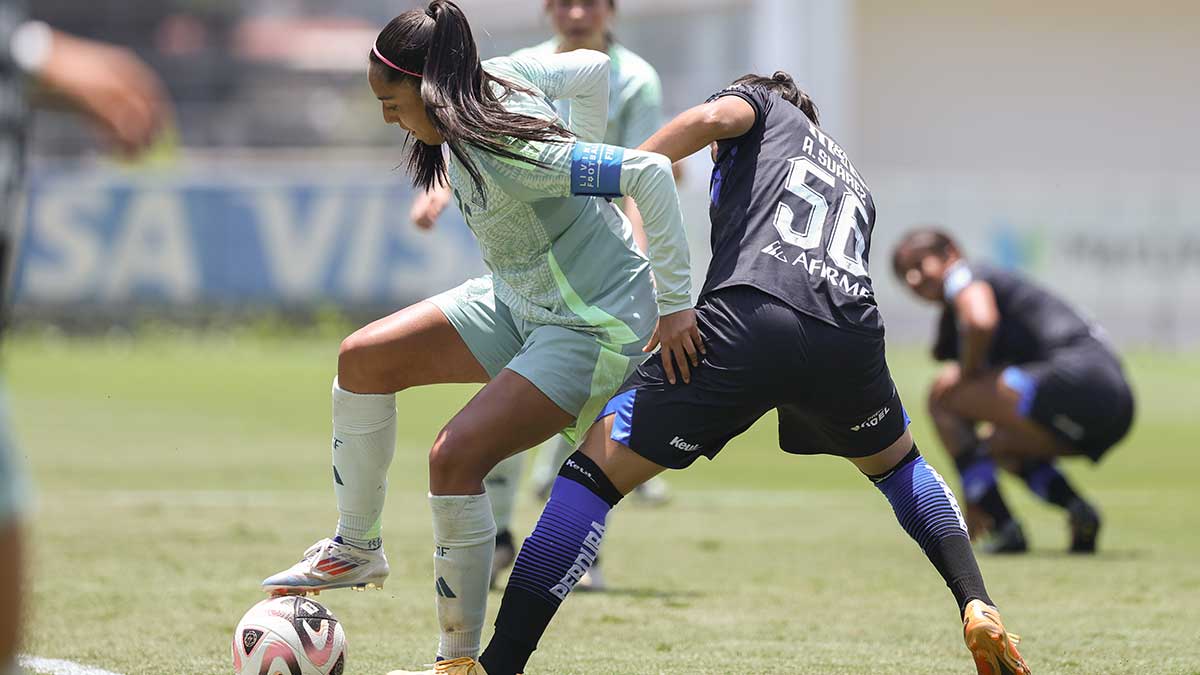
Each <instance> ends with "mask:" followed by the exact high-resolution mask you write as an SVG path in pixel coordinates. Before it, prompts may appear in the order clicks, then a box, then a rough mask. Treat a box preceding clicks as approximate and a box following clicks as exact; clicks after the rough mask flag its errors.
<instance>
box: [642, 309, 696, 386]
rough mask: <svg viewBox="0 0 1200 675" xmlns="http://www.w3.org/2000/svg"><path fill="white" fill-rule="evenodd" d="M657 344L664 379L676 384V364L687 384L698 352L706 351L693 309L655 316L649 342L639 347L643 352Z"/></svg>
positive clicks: (690, 379)
mask: <svg viewBox="0 0 1200 675" xmlns="http://www.w3.org/2000/svg"><path fill="white" fill-rule="evenodd" d="M659 346H661V347H662V353H661V356H662V360H663V370H665V371H666V373H667V381H668V382H670V383H671V384H675V367H676V366H678V367H679V374H680V376H682V377H683V381H684V383H690V382H691V381H692V370H691V369H692V367H695V366H698V365H700V355H701V354H706V353H707V350H706V349H705V348H704V341H703V340H702V339H701V337H700V328H699V327H698V326H697V325H696V310H694V309H691V308H689V309H684V310H680V311H678V312H675V313H673V314H667V315H666V316H660V317H658V325H657V326H656V327H655V328H654V335H651V336H650V341H649V342H647V343H646V346H645V347H642V351H643V352H652V351H654V348H655V347H659Z"/></svg>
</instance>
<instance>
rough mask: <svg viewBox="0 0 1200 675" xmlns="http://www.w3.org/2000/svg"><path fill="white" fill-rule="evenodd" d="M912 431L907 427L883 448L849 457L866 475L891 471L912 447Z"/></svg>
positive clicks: (877, 474) (876, 474)
mask: <svg viewBox="0 0 1200 675" xmlns="http://www.w3.org/2000/svg"><path fill="white" fill-rule="evenodd" d="M913 445H914V443H913V437H912V433H911V432H909V430H908V429H905V430H904V433H903V434H901V435H900V437H899V438H897V439H896V440H894V441H892V443H891V444H890V445H888V446H887V447H886V448H884V449H883V450H880V451H879V452H877V453H875V454H873V455H867V456H866V457H850V458H849V459H850V461H851V462H853V463H854V466H856V467H858V470H859V471H861V472H863V473H864V474H866V475H868V476H879V475H882V474H885V473H887V472H888V471H891V470H892V469H893V468H895V466H896V465H897V464H899V463H900V460H902V459H904V458H905V456H907V455H908V453H909V452H912V448H913Z"/></svg>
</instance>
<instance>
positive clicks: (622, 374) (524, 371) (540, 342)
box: [429, 275, 657, 444]
mask: <svg viewBox="0 0 1200 675" xmlns="http://www.w3.org/2000/svg"><path fill="white" fill-rule="evenodd" d="M429 301H430V302H432V303H433V304H435V305H437V307H438V309H440V310H442V313H443V314H445V315H446V318H447V319H449V320H450V324H451V325H453V326H454V329H455V330H457V331H458V334H459V336H460V337H462V339H463V342H465V343H466V345H467V348H468V349H470V350H471V354H473V355H474V356H475V358H476V359H477V360H478V361H479V363H480V365H482V366H483V367H484V369H485V370H486V371H487V373H488V376H489V377H495V376H496V375H498V374H500V371H501V370H504V369H505V368H507V369H508V370H511V371H513V372H515V373H517V374H518V375H520V376H521V377H524V378H525V379H527V380H529V381H530V382H532V383H533V385H534V386H535V387H537V388H538V389H539V390H540V391H541V392H542V393H543V394H545V395H546V396H547V397H549V399H550V400H551V401H553V402H554V404H555V405H557V406H558V407H560V408H562V409H563V410H565V411H566V412H567V413H569V414H571V415H574V416H575V418H576V419H575V423H574V424H573V425H572V426H570V427H568V428H567V429H564V430H563V431H562V434H563V436H566V438H567V440H569V441H570V442H571V443H573V444H578V443H579V441H580V440H582V438H583V433H584V432H586V431H587V429H588V427H590V426H591V425H592V422H593V421H594V420H595V418H596V415H598V414H599V413H600V411H601V409H603V407H604V404H605V403H607V402H608V399H609V398H610V397H611V396H612V395H613V394H614V393H616V391H617V389H618V388H619V387H620V386H621V384H622V383H624V382H625V379H626V378H627V377H629V376H630V375H631V374H632V373H633V371H634V370H636V369H637V367H638V366H639V365H640V364H641V363H642V361H644V360H645V358H646V355H645V354H644V353H642V346H643V345H645V344H646V342H647V341H648V340H649V339H650V332H646V330H647V329H646V327H645V326H641V328H642V329H643V332H645V335H637V336H636V339H633V340H632V341H629V342H627V343H626V344H615V343H613V342H610V341H608V340H607V339H605V338H604V337H602V334H601V333H599V332H597V333H593V332H590V331H587V330H581V329H576V328H571V327H567V326H556V325H547V324H537V323H533V322H530V321H525V320H523V319H521V318H519V317H515V316H513V315H512V312H511V311H510V310H509V308H508V306H507V305H505V304H504V302H503V301H501V300H499V299H497V298H496V295H495V292H494V291H493V288H492V278H491V276H490V275H489V276H483V277H478V278H475V279H471V280H470V281H468V282H466V283H464V284H462V285H460V286H457V287H455V288H452V289H450V290H448V291H446V292H444V293H441V294H439V295H435V296H434V297H432V298H430V299H429ZM656 312H657V310H656V309H655V308H654V305H653V299H651V300H650V310H649V314H650V316H657V313H656ZM642 323H643V324H646V323H648V324H649V327H648V330H649V331H653V330H654V324H653V322H652V321H651V322H646V321H643V322H642Z"/></svg>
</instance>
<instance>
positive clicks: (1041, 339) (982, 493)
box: [892, 228, 1134, 553]
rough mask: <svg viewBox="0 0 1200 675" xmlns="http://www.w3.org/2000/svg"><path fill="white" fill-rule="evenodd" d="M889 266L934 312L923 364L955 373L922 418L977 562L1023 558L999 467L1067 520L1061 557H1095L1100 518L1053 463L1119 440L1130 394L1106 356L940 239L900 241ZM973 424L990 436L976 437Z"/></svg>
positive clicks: (1059, 308) (1112, 358) (1036, 299)
mask: <svg viewBox="0 0 1200 675" xmlns="http://www.w3.org/2000/svg"><path fill="white" fill-rule="evenodd" d="M892 262H893V268H894V271H895V273H896V276H898V277H899V278H900V279H901V280H902V281H904V283H905V284H906V285H907V286H908V288H909V290H911V291H912V292H913V293H914V294H915V295H916V296H917V297H919V298H921V299H922V300H925V301H927V302H931V303H936V304H938V305H941V306H942V317H941V321H940V322H939V324H938V334H937V341H936V343H935V345H934V348H933V355H934V358H936V359H938V360H939V361H947V360H953V361H955V363H952V364H950V365H947V366H946V367H945V368H943V369H942V372H941V373H940V374H939V375H938V376H937V378H936V379H935V380H934V382H933V387H932V389H931V392H930V396H929V412H930V414H931V415H932V416H933V421H934V424H935V425H936V427H937V430H938V435H939V436H940V437H941V439H942V444H943V445H944V446H946V451H947V452H949V453H950V455H951V456H952V457H953V458H954V463H955V464H956V465H957V466H958V471H959V475H960V476H961V477H962V488H963V497H964V498H965V500H966V502H967V524H968V526H969V527H970V529H971V535H972V537H973V538H974V537H976V536H978V535H981V534H989V535H990V537H989V539H988V541H987V542H986V543H985V544H984V550H985V551H988V552H991V553H1023V552H1024V551H1025V550H1026V549H1027V548H1028V544H1027V542H1026V540H1025V533H1024V531H1023V530H1022V528H1021V524H1020V522H1019V521H1017V519H1016V518H1013V516H1012V514H1011V513H1010V512H1009V510H1008V507H1007V505H1006V504H1005V502H1004V499H1003V498H1002V497H1001V496H1000V489H999V486H998V485H997V483H996V465H1000V466H1001V467H1003V468H1005V469H1008V470H1009V471H1011V472H1013V473H1014V474H1016V475H1017V476H1019V477H1020V478H1021V479H1022V480H1024V481H1025V484H1026V485H1028V486H1029V489H1030V490H1032V491H1033V493H1034V494H1036V495H1037V496H1038V497H1040V498H1041V499H1043V500H1044V501H1046V502H1047V503H1049V504H1053V505H1055V506H1058V507H1060V508H1062V509H1064V510H1065V511H1066V512H1067V514H1068V522H1069V525H1070V530H1071V543H1070V545H1069V549H1068V550H1069V551H1070V552H1072V553H1093V552H1095V550H1096V540H1097V536H1098V535H1099V531H1100V516H1099V514H1098V513H1097V512H1096V509H1095V508H1094V507H1093V506H1092V505H1091V504H1089V503H1088V502H1087V500H1085V499H1084V498H1083V497H1081V496H1079V494H1078V493H1077V492H1076V491H1075V489H1074V488H1073V487H1072V486H1071V484H1070V483H1069V482H1068V481H1067V478H1066V476H1064V475H1063V474H1062V473H1061V472H1060V471H1059V470H1058V468H1057V467H1056V466H1055V464H1056V461H1055V460H1056V458H1058V457H1063V456H1068V455H1083V456H1085V457H1088V458H1089V459H1091V460H1092V461H1093V462H1099V461H1100V458H1101V457H1103V456H1104V454H1105V453H1106V452H1107V451H1108V450H1109V448H1111V447H1112V446H1113V445H1115V444H1116V443H1118V442H1119V441H1120V440H1121V439H1122V438H1124V437H1125V434H1126V433H1128V431H1129V427H1130V425H1131V424H1132V423H1133V408H1134V401H1133V393H1132V391H1131V390H1130V388H1129V383H1128V382H1127V381H1126V379H1125V374H1124V370H1123V369H1122V367H1121V361H1120V359H1119V358H1118V356H1117V355H1116V353H1115V352H1114V351H1113V350H1112V348H1111V347H1110V346H1109V345H1108V343H1107V341H1106V340H1104V339H1102V338H1101V336H1100V334H1099V331H1098V329H1097V328H1096V327H1095V326H1094V325H1093V324H1092V323H1091V322H1090V321H1088V320H1086V319H1085V318H1083V317H1082V316H1081V315H1080V314H1079V312H1078V311H1076V310H1075V308H1073V307H1071V306H1070V305H1069V304H1067V303H1066V302H1064V301H1063V300H1062V299H1061V298H1059V297H1058V296H1056V295H1055V294H1054V293H1052V292H1050V291H1048V290H1046V289H1044V288H1042V287H1041V286H1039V285H1037V284H1035V283H1033V282H1032V281H1029V280H1028V279H1026V278H1024V277H1022V276H1020V275H1018V274H1015V273H1013V272H1007V271H1004V270H1001V269H997V268H994V267H991V266H989V265H985V264H982V263H975V262H969V261H968V260H967V259H966V257H965V256H964V255H963V253H962V250H961V249H960V248H959V247H958V244H956V243H955V242H954V240H952V239H951V238H950V237H949V235H947V234H945V233H944V232H941V231H939V230H936V229H931V228H927V229H921V230H917V231H914V232H912V233H910V234H909V235H908V236H907V237H905V238H904V240H903V241H901V242H900V244H899V245H898V246H897V247H896V250H895V253H894V256H893V261H892ZM981 423H987V424H988V425H989V426H990V428H991V430H990V434H989V435H987V436H986V437H984V436H982V435H981V433H982V429H980V427H981V426H982V424H981Z"/></svg>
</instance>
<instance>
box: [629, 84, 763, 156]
mask: <svg viewBox="0 0 1200 675" xmlns="http://www.w3.org/2000/svg"><path fill="white" fill-rule="evenodd" d="M754 119H755V116H754V108H753V107H751V105H750V104H749V103H747V102H746V101H744V100H743V99H740V98H738V97H736V96H723V97H721V98H719V99H717V100H715V101H712V102H709V103H704V104H701V105H698V106H696V107H694V108H691V109H689V110H686V111H684V112H682V113H680V114H679V116H677V117H676V118H675V119H673V120H671V121H670V122H668V123H667V125H666V126H664V127H663V128H662V129H659V130H658V131H657V132H656V133H655V134H654V135H653V136H651V137H650V138H649V139H647V140H646V142H645V143H642V145H641V146H640V147H639V148H638V149H639V150H648V151H650V152H657V153H659V154H662V155H666V156H667V157H669V158H670V159H671V161H672V162H678V161H679V160H681V159H683V158H685V157H688V156H690V155H692V154H694V153H696V152H699V151H700V150H703V149H704V148H706V147H708V146H709V144H711V143H714V142H716V141H720V140H725V139H727V138H737V137H738V136H741V135H742V134H744V133H746V132H747V131H750V128H751V127H753V126H754Z"/></svg>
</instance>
